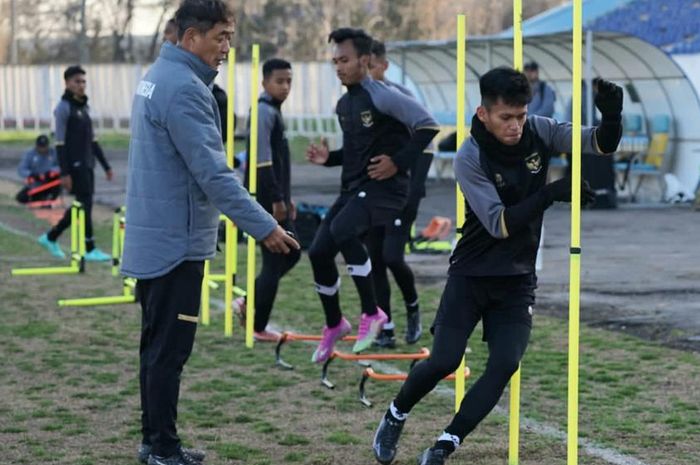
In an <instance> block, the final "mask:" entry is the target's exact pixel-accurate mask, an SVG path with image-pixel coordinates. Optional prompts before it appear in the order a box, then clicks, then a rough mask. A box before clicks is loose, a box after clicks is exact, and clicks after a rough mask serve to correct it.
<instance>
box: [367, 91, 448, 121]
mask: <svg viewBox="0 0 700 465" xmlns="http://www.w3.org/2000/svg"><path fill="white" fill-rule="evenodd" d="M365 88H366V89H367V90H368V92H369V94H370V96H371V97H372V102H373V103H374V106H375V107H377V110H379V111H380V112H382V113H384V114H386V115H389V116H391V117H392V118H395V119H397V120H398V121H400V122H401V123H403V124H404V125H405V126H407V127H409V128H411V130H413V131H417V130H419V129H439V127H440V125H439V124H438V123H437V121H435V119H434V118H433V116H432V115H431V114H430V113H429V112H428V110H427V109H426V108H425V107H424V106H423V105H422V104H421V103H419V102H418V100H416V99H414V98H412V97H409V96H407V95H404V94H402V93H401V92H398V91H396V90H392V89H391V88H390V87H389V86H387V85H386V84H384V83H381V82H377V81H369V83H368V85H367V86H366V87H365Z"/></svg>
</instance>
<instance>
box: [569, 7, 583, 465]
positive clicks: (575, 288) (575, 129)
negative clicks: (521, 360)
mask: <svg viewBox="0 0 700 465" xmlns="http://www.w3.org/2000/svg"><path fill="white" fill-rule="evenodd" d="M573 4H574V10H573V14H574V17H573V24H574V30H573V44H572V47H573V66H572V69H573V74H572V76H571V89H572V91H573V96H572V108H573V109H572V128H571V129H572V130H571V250H570V272H569V380H568V385H569V389H568V402H567V407H568V415H567V460H566V463H567V464H568V465H577V464H578V400H579V398H578V396H579V394H578V383H579V379H578V377H579V310H580V308H579V306H580V297H581V296H580V292H581V75H582V73H581V58H582V41H583V27H582V24H583V4H582V1H581V0H574V2H573Z"/></svg>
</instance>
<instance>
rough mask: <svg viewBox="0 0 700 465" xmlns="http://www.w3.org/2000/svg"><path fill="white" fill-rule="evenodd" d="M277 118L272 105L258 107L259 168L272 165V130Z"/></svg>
mask: <svg viewBox="0 0 700 465" xmlns="http://www.w3.org/2000/svg"><path fill="white" fill-rule="evenodd" d="M276 117H277V115H276V114H275V111H274V110H273V109H272V108H271V107H270V105H265V104H262V105H259V106H258V168H262V167H263V166H270V165H272V143H271V141H272V128H274V127H275V118H276Z"/></svg>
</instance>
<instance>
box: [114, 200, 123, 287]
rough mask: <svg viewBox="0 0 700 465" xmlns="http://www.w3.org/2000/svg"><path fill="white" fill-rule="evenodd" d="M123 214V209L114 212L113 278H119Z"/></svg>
mask: <svg viewBox="0 0 700 465" xmlns="http://www.w3.org/2000/svg"><path fill="white" fill-rule="evenodd" d="M121 214H122V207H119V208H117V209H116V210H114V215H112V276H119V257H121V251H120V250H119V227H120V221H119V220H120V219H121Z"/></svg>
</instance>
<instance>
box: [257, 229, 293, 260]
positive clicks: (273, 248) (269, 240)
mask: <svg viewBox="0 0 700 465" xmlns="http://www.w3.org/2000/svg"><path fill="white" fill-rule="evenodd" d="M262 243H263V245H264V246H265V247H267V249H268V250H269V251H270V252H272V253H283V254H288V253H289V252H291V251H292V249H294V250H299V249H300V248H301V246H300V245H299V243H298V242H297V241H296V240H295V239H294V238H293V237H292V236H290V235H289V234H288V233H287V231H285V230H284V229H282V227H281V226H277V227H276V228H275V229H274V230H272V232H271V233H270V234H269V235H268V236H267V237H266V238H265V239H263V241H262Z"/></svg>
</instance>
